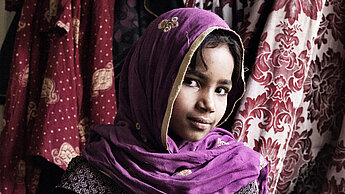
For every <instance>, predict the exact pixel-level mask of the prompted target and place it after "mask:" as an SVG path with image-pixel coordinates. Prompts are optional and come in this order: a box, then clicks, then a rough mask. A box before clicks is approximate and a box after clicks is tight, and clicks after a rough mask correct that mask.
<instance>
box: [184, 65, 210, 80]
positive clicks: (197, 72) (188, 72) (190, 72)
mask: <svg viewBox="0 0 345 194" xmlns="http://www.w3.org/2000/svg"><path fill="white" fill-rule="evenodd" d="M187 74H192V75H194V76H196V77H199V78H200V79H203V80H208V78H207V76H206V75H205V74H203V73H201V72H200V71H197V70H195V69H192V68H188V70H187Z"/></svg>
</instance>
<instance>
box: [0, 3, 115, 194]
mask: <svg viewBox="0 0 345 194" xmlns="http://www.w3.org/2000/svg"><path fill="white" fill-rule="evenodd" d="M6 5H7V6H6V8H7V9H8V10H16V9H18V7H20V6H21V5H22V12H21V18H20V21H19V25H18V29H17V35H16V42H15V46H14V48H15V50H14V55H13V60H12V68H11V74H10V80H9V88H8V93H7V96H6V104H5V112H4V119H3V121H2V123H3V127H4V129H3V132H2V133H1V137H0V144H1V146H2V149H0V158H1V160H0V182H1V184H0V193H35V189H36V188H37V185H38V181H39V177H40V172H41V168H40V166H39V164H36V163H35V162H34V160H32V158H31V156H40V157H41V158H45V159H46V160H47V161H49V162H51V163H54V164H56V165H57V166H59V167H60V168H62V169H66V167H67V165H68V163H69V161H70V160H71V159H72V158H73V157H75V156H77V155H79V154H80V151H81V150H82V149H83V147H84V145H85V143H86V139H87V134H88V126H89V125H91V124H93V123H100V124H111V123H113V121H114V118H115V114H116V98H115V86H114V72H113V57H112V56H113V55H112V41H113V39H112V36H113V13H114V10H113V9H114V6H113V5H114V0H99V1H78V0H77V1H71V0H50V1H37V0H28V1H19V0H7V1H6ZM52 176H54V175H52Z"/></svg>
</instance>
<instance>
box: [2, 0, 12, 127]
mask: <svg viewBox="0 0 345 194" xmlns="http://www.w3.org/2000/svg"><path fill="white" fill-rule="evenodd" d="M14 14H15V12H8V11H5V1H0V45H1V46H2V43H3V42H4V39H5V36H6V32H7V30H8V27H9V26H10V24H11V21H12V19H13V16H14ZM1 95H2V94H1ZM3 111H4V105H3V104H0V121H1V122H0V123H1V124H0V133H1V131H2V117H3Z"/></svg>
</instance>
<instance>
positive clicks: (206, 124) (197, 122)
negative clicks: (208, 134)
mask: <svg viewBox="0 0 345 194" xmlns="http://www.w3.org/2000/svg"><path fill="white" fill-rule="evenodd" d="M188 119H189V120H190V121H191V123H192V125H193V126H194V127H196V128H198V129H200V130H207V129H209V128H210V126H211V124H212V122H210V121H209V120H208V119H204V118H192V117H189V118H188Z"/></svg>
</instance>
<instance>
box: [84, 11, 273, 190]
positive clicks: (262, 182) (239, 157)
mask: <svg viewBox="0 0 345 194" xmlns="http://www.w3.org/2000/svg"><path fill="white" fill-rule="evenodd" d="M215 29H224V30H225V31H228V32H229V36H231V37H232V38H234V39H236V40H237V41H238V42H239V43H240V44H241V45H242V43H241V40H240V38H239V36H238V35H237V34H236V33H235V32H233V31H232V30H231V29H230V28H229V27H228V26H227V24H226V23H225V22H224V21H223V20H222V19H221V18H220V17H219V16H217V15H216V14H214V13H212V12H209V11H205V10H201V9H193V8H182V9H175V10H172V11H169V12H167V13H165V14H163V15H161V16H159V17H158V18H157V19H155V20H154V21H153V22H152V23H151V24H150V25H149V27H148V29H147V30H146V31H145V33H144V34H143V36H142V37H141V38H140V39H139V40H138V41H137V42H136V43H135V45H134V46H133V48H132V49H131V51H130V52H129V54H128V56H127V57H126V60H125V64H124V66H123V70H122V72H121V78H120V88H119V98H118V100H119V106H118V114H117V116H116V119H115V123H114V125H96V126H93V127H92V129H91V132H90V140H89V143H88V145H87V147H86V148H85V150H84V151H83V156H84V157H85V158H86V159H87V160H88V161H89V162H90V163H91V164H92V165H93V166H95V167H96V168H97V169H99V170H100V171H102V172H104V173H105V174H107V175H109V176H110V177H112V179H114V180H115V181H116V182H117V183H118V184H119V185H120V186H122V187H123V188H124V189H126V190H128V191H132V192H135V193H215V192H219V193H233V192H236V191H238V190H239V189H240V188H241V187H243V186H246V185H247V184H248V183H250V182H253V181H254V180H257V182H258V185H259V188H260V189H261V192H262V193H265V192H266V176H267V165H263V163H265V162H264V159H262V157H260V154H259V153H257V152H255V151H253V150H251V149H250V148H247V147H246V146H244V145H243V144H242V143H238V142H237V141H236V140H235V139H234V137H233V135H232V134H231V133H230V132H228V131H227V130H224V129H221V128H214V129H213V130H211V132H210V133H209V134H208V135H206V136H205V137H204V138H203V139H202V140H200V141H199V142H185V143H184V144H183V145H182V146H177V145H176V143H175V142H174V141H173V140H172V139H171V138H169V136H168V135H167V134H168V127H169V121H170V117H171V113H172V107H173V103H174V101H175V99H176V97H177V94H178V92H179V89H180V87H181V84H182V81H183V78H184V75H185V73H186V70H187V67H188V65H189V62H190V60H191V58H192V55H193V53H194V52H195V51H196V49H197V48H198V46H199V45H200V43H201V42H202V41H203V39H204V38H205V36H206V35H207V34H209V33H210V32H211V31H213V30H215ZM243 93H244V81H243V73H242V79H241V80H240V81H239V82H238V83H237V85H236V84H235V85H234V86H233V89H232V90H231V92H230V95H229V97H228V107H227V112H226V116H225V117H224V118H223V121H224V120H225V119H227V117H228V116H229V115H230V114H231V112H232V109H233V106H234V104H235V103H236V101H237V100H238V99H239V98H241V96H242V95H243ZM260 161H261V163H260Z"/></svg>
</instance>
